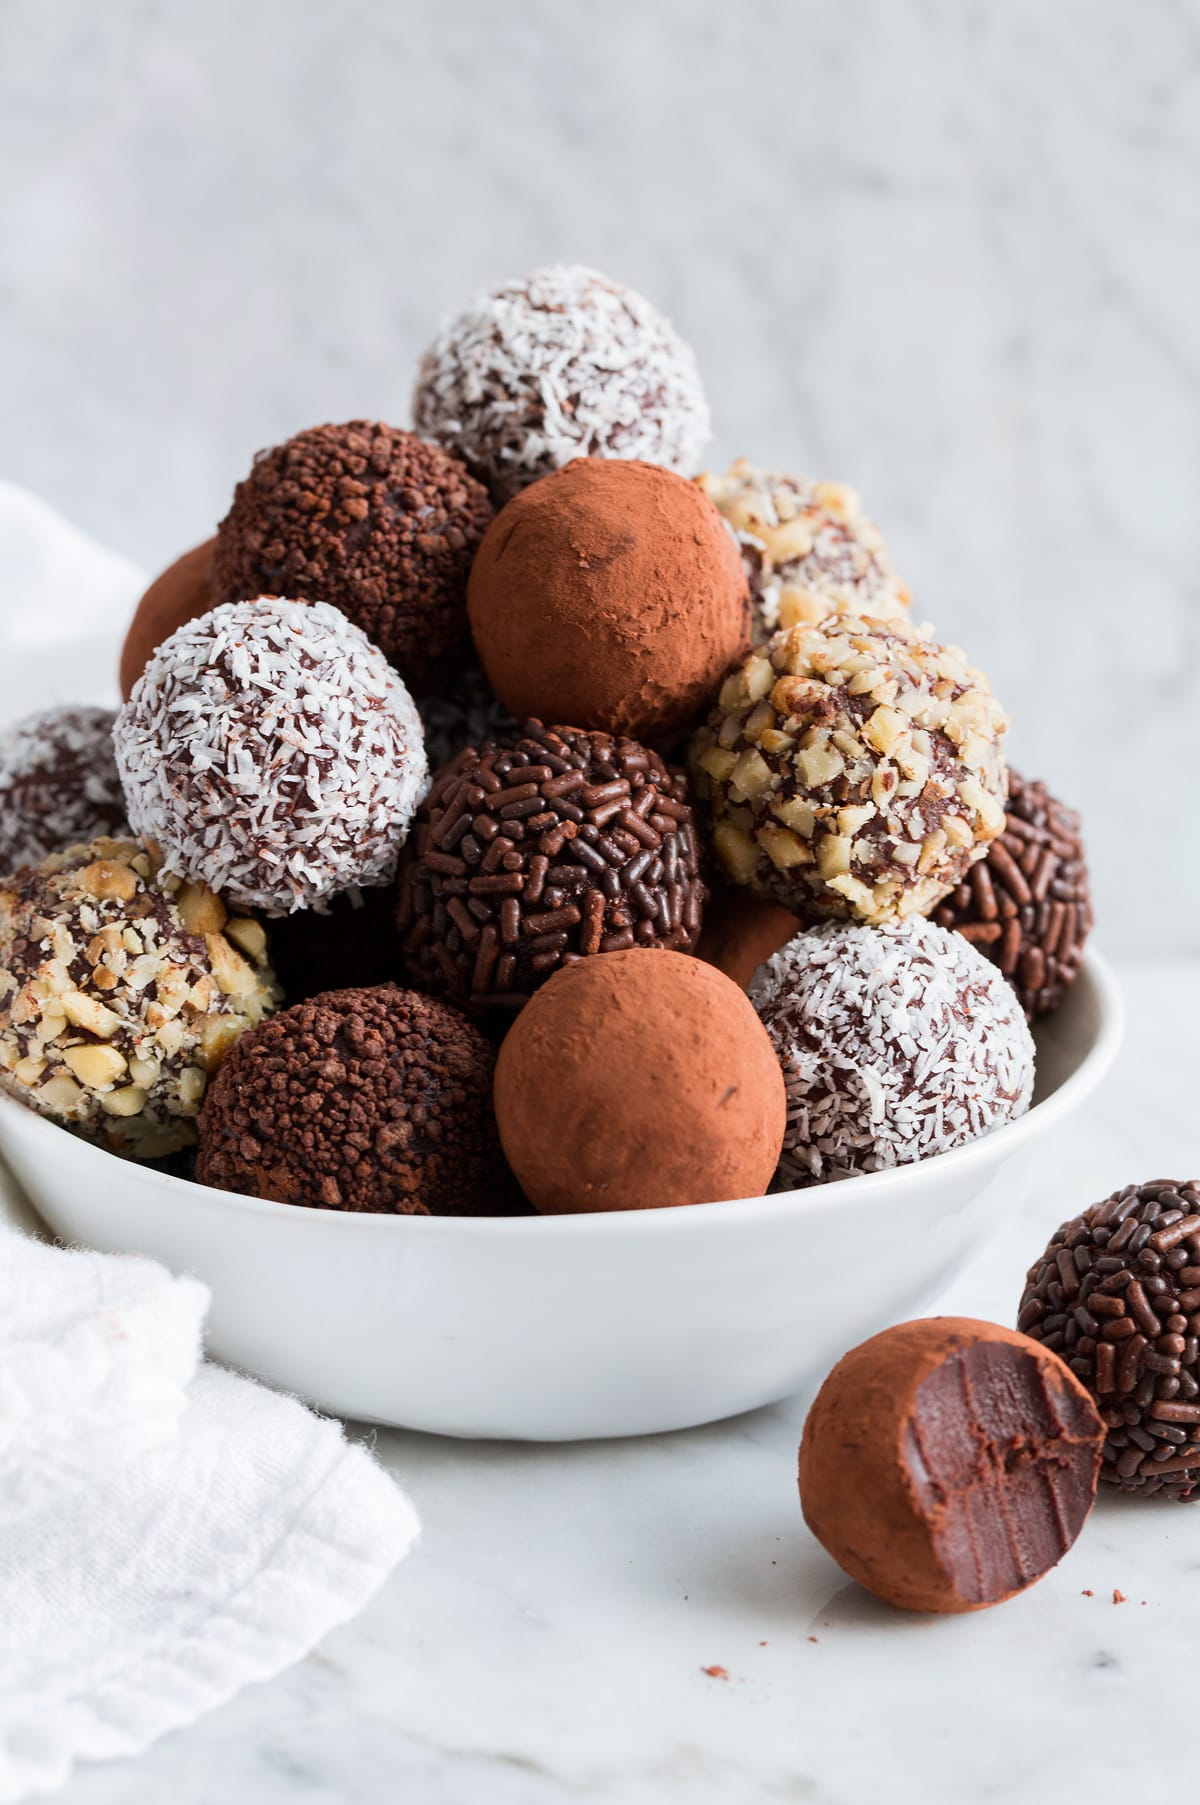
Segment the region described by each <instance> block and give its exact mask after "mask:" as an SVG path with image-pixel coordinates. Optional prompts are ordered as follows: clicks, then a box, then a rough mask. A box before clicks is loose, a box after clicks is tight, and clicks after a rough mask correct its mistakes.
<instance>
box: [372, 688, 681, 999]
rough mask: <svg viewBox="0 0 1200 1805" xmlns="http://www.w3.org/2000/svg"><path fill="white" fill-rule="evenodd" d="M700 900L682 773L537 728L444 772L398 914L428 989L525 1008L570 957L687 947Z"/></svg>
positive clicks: (631, 747) (412, 968) (411, 967)
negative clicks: (522, 1005)
mask: <svg viewBox="0 0 1200 1805" xmlns="http://www.w3.org/2000/svg"><path fill="white" fill-rule="evenodd" d="M705 894H706V892H705V888H704V883H703V880H702V878H701V875H700V853H699V847H698V844H697V840H696V831H695V827H694V826H693V822H692V810H691V805H690V804H689V802H688V797H687V784H686V781H685V779H684V778H683V777H682V776H681V775H679V774H678V773H675V774H672V773H671V772H670V771H669V770H668V769H667V767H666V765H664V763H663V762H662V760H661V759H660V758H659V757H658V755H657V753H654V752H651V751H649V750H648V749H647V748H646V747H645V746H641V745H639V744H638V742H637V741H636V740H629V739H612V738H611V737H610V736H609V735H608V734H605V733H586V732H584V731H582V730H581V729H578V728H573V727H556V728H547V727H543V726H542V725H541V723H540V722H539V721H529V722H527V723H526V726H525V729H524V731H523V732H522V733H521V734H520V736H519V737H518V738H516V740H515V741H514V742H512V743H509V744H507V745H490V746H484V747H482V748H471V749H469V750H468V751H466V752H464V753H463V754H462V755H461V756H460V757H459V758H458V759H457V760H456V761H455V762H454V763H453V764H452V765H449V766H448V767H447V768H446V769H445V770H444V771H443V772H441V774H440V775H439V776H438V777H437V778H436V779H435V781H434V784H433V788H432V789H431V791H430V793H429V795H428V796H427V797H426V799H425V801H424V802H423V803H422V805H421V809H420V812H419V814H418V817H417V825H416V829H415V834H414V844H413V848H412V851H411V854H410V856H409V858H408V859H406V861H405V866H404V868H403V870H402V873H401V883H400V906H399V910H398V914H397V923H398V926H399V929H400V933H401V934H402V936H403V945H404V957H405V961H406V965H407V969H408V972H409V975H410V977H411V978H412V980H413V982H414V983H416V984H419V985H420V986H421V988H422V989H426V990H435V991H440V990H448V991H449V992H450V994H451V996H452V997H454V998H455V999H459V1000H462V1001H464V1002H470V1003H471V1004H472V1005H473V1006H475V1007H478V1008H488V1007H495V1008H506V1007H507V1008H519V1007H520V1006H521V1004H522V1003H523V1002H524V1001H525V999H526V998H527V997H528V996H529V995H530V994H531V993H532V992H533V991H534V990H536V989H537V987H538V986H539V985H541V984H544V983H545V981H546V980H547V978H549V977H550V976H551V974H552V973H553V972H555V971H557V970H558V969H559V967H560V966H562V965H564V964H566V963H567V962H568V961H569V960H571V959H574V958H583V957H587V956H590V955H591V954H594V953H611V952H616V951H620V950H622V949H624V948H627V947H645V948H663V947H667V948H672V949H677V950H679V951H682V952H690V951H691V950H692V949H693V947H694V946H695V944H696V940H697V937H698V935H699V933H700V924H701V919H702V915H703V909H704V901H705Z"/></svg>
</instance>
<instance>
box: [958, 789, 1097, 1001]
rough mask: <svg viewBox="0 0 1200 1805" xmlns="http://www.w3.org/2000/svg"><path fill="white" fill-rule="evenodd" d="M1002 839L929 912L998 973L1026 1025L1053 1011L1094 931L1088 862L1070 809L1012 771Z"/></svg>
mask: <svg viewBox="0 0 1200 1805" xmlns="http://www.w3.org/2000/svg"><path fill="white" fill-rule="evenodd" d="M1006 811H1007V812H1006V817H1005V826H1004V832H1003V833H1002V834H1001V835H1000V838H999V839H998V840H993V841H992V844H991V845H990V846H989V848H988V851H987V857H986V858H984V859H983V860H981V861H980V863H979V864H977V865H972V867H971V870H970V872H969V873H968V875H967V878H966V880H965V882H963V883H961V884H959V885H958V887H957V888H956V889H954V890H952V891H951V892H950V894H949V895H948V896H947V897H945V898H944V900H943V901H942V902H941V903H939V904H938V907H937V909H936V910H935V911H934V917H933V918H934V920H935V921H937V922H940V924H941V925H942V927H946V928H957V930H958V932H959V933H960V934H962V935H963V936H964V937H965V938H966V939H967V940H969V941H970V942H971V943H972V945H974V946H977V947H978V948H979V950H980V952H981V953H986V954H987V957H988V958H989V959H991V960H992V962H993V964H995V965H998V966H999V967H1000V970H1001V971H1002V972H1003V973H1004V975H1005V977H1006V978H1007V979H1008V981H1009V983H1010V984H1011V985H1012V986H1013V989H1014V990H1015V991H1016V993H1017V995H1018V996H1019V997H1020V999H1021V1007H1022V1008H1023V1009H1024V1011H1025V1014H1026V1016H1027V1017H1028V1019H1029V1020H1030V1021H1031V1022H1032V1021H1036V1019H1037V1018H1038V1016H1040V1015H1049V1014H1050V1012H1051V1010H1054V1009H1057V1008H1058V1006H1059V1004H1060V1003H1061V1002H1062V1000H1063V998H1064V996H1065V995H1066V993H1067V991H1068V990H1069V989H1070V987H1071V985H1072V984H1073V983H1074V982H1075V979H1076V978H1077V977H1078V975H1079V967H1080V965H1081V963H1082V961H1083V949H1084V947H1085V945H1086V944H1087V937H1088V935H1089V933H1090V932H1091V928H1092V900H1091V890H1090V885H1089V882H1088V867H1087V855H1086V853H1085V851H1084V846H1083V837H1082V835H1081V833H1080V828H1079V816H1078V815H1077V814H1076V813H1075V811H1074V809H1069V808H1064V806H1063V804H1062V803H1061V802H1059V801H1057V800H1056V799H1055V797H1053V796H1052V795H1051V794H1050V792H1049V790H1048V789H1047V788H1046V786H1045V784H1044V783H1031V782H1029V781H1028V780H1027V779H1026V778H1024V777H1019V776H1018V775H1017V773H1016V772H1015V771H1014V770H1013V769H1012V766H1011V765H1010V766H1009V771H1008V802H1007V805H1006Z"/></svg>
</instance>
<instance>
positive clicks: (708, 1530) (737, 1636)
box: [58, 962, 1200, 1805]
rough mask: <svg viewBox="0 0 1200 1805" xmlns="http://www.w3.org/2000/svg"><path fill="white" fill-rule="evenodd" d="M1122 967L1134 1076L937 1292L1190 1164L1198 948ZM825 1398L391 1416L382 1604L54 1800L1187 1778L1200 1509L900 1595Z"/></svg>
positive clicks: (741, 1795)
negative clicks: (668, 1416) (395, 1528)
mask: <svg viewBox="0 0 1200 1805" xmlns="http://www.w3.org/2000/svg"><path fill="white" fill-rule="evenodd" d="M1121 977H1122V979H1123V982H1124V985H1125V989H1126V996H1127V1001H1128V1004H1129V1009H1130V1028H1129V1037H1128V1042H1127V1045H1126V1048H1125V1051H1124V1053H1123V1055H1122V1057H1121V1061H1120V1064H1119V1066H1118V1068H1117V1071H1116V1072H1115V1074H1114V1076H1113V1077H1112V1078H1111V1079H1110V1080H1109V1082H1108V1085H1107V1087H1106V1088H1105V1090H1104V1091H1103V1092H1102V1093H1101V1094H1100V1095H1099V1096H1098V1097H1097V1098H1096V1099H1094V1100H1093V1101H1092V1103H1091V1104H1089V1105H1088V1106H1087V1108H1086V1109H1085V1111H1084V1112H1083V1113H1082V1114H1081V1116H1080V1117H1079V1118H1078V1119H1077V1120H1076V1121H1075V1122H1074V1123H1073V1124H1072V1125H1071V1126H1070V1128H1069V1129H1068V1130H1067V1131H1066V1132H1065V1133H1064V1134H1063V1135H1062V1136H1061V1137H1060V1139H1059V1140H1058V1142H1057V1143H1056V1144H1055V1145H1054V1146H1053V1147H1052V1148H1051V1149H1049V1150H1048V1153H1047V1156H1046V1159H1045V1161H1044V1164H1043V1166H1042V1167H1041V1170H1040V1172H1039V1174H1038V1176H1037V1179H1036V1181H1035V1184H1034V1187H1033V1191H1032V1194H1031V1196H1030V1198H1029V1201H1028V1203H1027V1204H1026V1205H1025V1206H1024V1207H1023V1208H1022V1210H1021V1211H1020V1212H1019V1215H1018V1216H1017V1218H1016V1219H1015V1220H1014V1221H1012V1222H1011V1223H1010V1224H1009V1225H1007V1226H1006V1227H1005V1228H1004V1229H1003V1231H1002V1232H1001V1233H1000V1234H999V1235H998V1237H997V1238H996V1240H995V1242H994V1243H993V1244H992V1245H991V1246H989V1247H987V1248H986V1249H983V1250H981V1251H980V1253H979V1255H978V1257H977V1258H976V1260H975V1261H974V1263H973V1265H972V1266H971V1267H970V1269H969V1270H967V1271H966V1272H964V1273H963V1274H962V1275H961V1276H960V1278H959V1279H958V1280H957V1281H956V1282H955V1283H954V1284H953V1285H952V1286H951V1287H950V1289H949V1290H948V1291H947V1292H946V1294H945V1297H944V1298H943V1299H942V1300H941V1304H940V1306H939V1307H940V1308H943V1309H945V1310H948V1311H953V1312H955V1313H965V1314H976V1315H980V1316H990V1317H994V1318H997V1319H1000V1320H1005V1319H1007V1320H1011V1318H1012V1314H1013V1308H1014V1303H1015V1300H1016V1298H1017V1296H1018V1295H1019V1291H1020V1286H1021V1281H1022V1276H1023V1272H1024V1268H1025V1266H1026V1265H1027V1264H1028V1262H1029V1260H1030V1259H1031V1258H1032V1257H1033V1256H1034V1255H1036V1253H1037V1252H1038V1251H1040V1248H1041V1246H1042V1245H1043V1243H1044V1241H1045V1239H1046V1237H1047V1235H1048V1234H1049V1232H1050V1231H1051V1230H1052V1229H1053V1228H1054V1227H1055V1226H1056V1225H1057V1224H1058V1223H1059V1221H1061V1220H1062V1219H1063V1218H1064V1217H1065V1216H1067V1215H1069V1214H1071V1213H1073V1212H1074V1211H1075V1210H1076V1209H1078V1208H1080V1207H1082V1206H1083V1205H1084V1204H1086V1203H1087V1202H1089V1201H1091V1200H1093V1199H1095V1198H1098V1197H1100V1196H1102V1195H1104V1194H1105V1193H1107V1192H1108V1191H1109V1190H1110V1189H1112V1188H1114V1187H1115V1186H1116V1185H1118V1184H1120V1183H1124V1182H1126V1181H1129V1180H1133V1179H1141V1178H1147V1177H1150V1176H1153V1175H1161V1174H1162V1173H1164V1172H1169V1173H1171V1174H1172V1175H1179V1176H1182V1175H1185V1174H1186V1175H1191V1174H1192V1173H1194V1171H1195V1169H1196V1143H1195V1136H1194V1096H1193V1091H1194V1082H1195V1027H1194V1024H1195V1021H1196V1019H1197V1015H1198V1014H1200V964H1197V963H1194V962H1193V963H1189V964H1185V963H1182V962H1177V963H1162V964H1150V963H1140V964H1139V963H1126V964H1125V965H1123V966H1122V967H1121ZM825 1276H827V1275H825ZM797 1308H798V1309H802V1308H803V1275H802V1274H798V1275H797ZM549 1357H552V1350H548V1358H549ZM805 1405H806V1400H804V1399H796V1400H794V1401H792V1402H789V1403H787V1404H784V1405H781V1406H778V1407H777V1408H774V1409H770V1410H764V1411H759V1412H756V1413H755V1414H753V1415H751V1416H747V1417H742V1418H739V1419H737V1420H735V1421H732V1422H728V1423H725V1424H719V1425H716V1426H714V1427H712V1428H708V1429H700V1430H694V1431H690V1432H688V1433H685V1434H680V1435H670V1436H658V1437H654V1438H651V1439H647V1440H643V1441H629V1442H615V1443H591V1444H584V1445H579V1446H568V1447H552V1448H536V1447H528V1446H525V1447H522V1446H515V1445H488V1444H468V1443H454V1442H448V1441H441V1440H437V1439H434V1438H429V1437H421V1436H413V1435H403V1434H399V1433H387V1432H381V1433H379V1434H378V1436H377V1446H378V1448H379V1452H380V1454H381V1456H382V1458H383V1460H384V1461H385V1462H386V1463H387V1465H388V1466H389V1467H390V1468H391V1469H393V1470H394V1471H395V1472H396V1473H397V1475H399V1476H400V1477H402V1479H403V1481H404V1484H405V1485H406V1486H407V1487H408V1488H409V1490H410V1492H411V1494H412V1496H413V1498H414V1500H415V1502H416V1504H417V1506H418V1508H419V1510H420V1512H421V1515H422V1518H423V1521H424V1524H425V1530H424V1535H423V1539H422V1542H421V1544H420V1546H419V1547H418V1549H417V1550H416V1552H415V1553H414V1554H413V1555H411V1556H410V1557H409V1559H408V1561H407V1562H406V1563H405V1564H404V1566H403V1567H402V1568H401V1569H400V1570H399V1571H398V1572H397V1574H396V1575H395V1576H394V1578H393V1579H392V1580H391V1581H390V1582H389V1584H388V1585H387V1587H386V1588H385V1589H384V1591H383V1592H382V1593H381V1594H380V1595H379V1596H378V1597H377V1598H376V1600H375V1601H374V1602H373V1603H372V1604H371V1605H370V1606H369V1607H368V1609H367V1610H366V1611H365V1612H364V1613H363V1615H362V1616H361V1617H360V1618H359V1619H358V1620H357V1621H356V1622H354V1623H353V1624H350V1625H348V1626H347V1627H346V1628H344V1629H342V1630H339V1631H337V1632H336V1633H335V1634H333V1635H332V1636H330V1637H329V1638H328V1639H327V1641H326V1642H325V1643H324V1644H323V1646H322V1647H321V1648H320V1649H319V1650H318V1651H317V1652H316V1653H315V1654H314V1655H312V1656H311V1657H310V1659H308V1660H307V1661H305V1662H304V1663H302V1664H301V1665H300V1666H299V1667H297V1668H294V1669H293V1670H292V1671H291V1672H289V1673H287V1674H285V1675H283V1676H281V1677H280V1678H279V1679H278V1680H276V1681H274V1682H273V1683H271V1684H270V1685H268V1686H263V1687H259V1688H256V1689H254V1690H252V1691H249V1692H245V1693H243V1694H242V1695H241V1696H240V1697H239V1698H238V1699H236V1700H235V1701H234V1702H233V1703H232V1704H231V1705H229V1706H227V1707H226V1708H225V1709H224V1710H222V1711H219V1712H217V1713H215V1714H214V1715H212V1716H211V1717H209V1718H207V1719H205V1720H203V1721H202V1722H200V1723H198V1724H196V1725H194V1726H192V1727H191V1728H190V1729H188V1730H186V1731H184V1732H182V1733H181V1734H179V1735H177V1736H174V1737H172V1738H170V1739H169V1740H167V1741H166V1742H163V1743H161V1744H159V1745H158V1746H157V1747H156V1748H155V1749H153V1750H151V1751H150V1752H149V1753H148V1754H147V1755H145V1756H143V1757H142V1758H141V1759H140V1760H139V1761H137V1762H133V1763H120V1764H116V1765H112V1766H107V1767H100V1768H94V1769H91V1770H89V1771H87V1772H82V1773H80V1774H79V1775H77V1777H76V1778H75V1780H74V1781H72V1783H71V1784H70V1785H69V1786H68V1787H67V1788H66V1789H65V1790H64V1791H63V1792H62V1793H60V1794H59V1795H58V1797H59V1798H60V1799H61V1800H62V1802H63V1805H157V1801H159V1800H161V1799H164V1798H169V1799H170V1800H171V1801H172V1805H216V1801H226V1800H231V1799H232V1800H239V1801H241V1800H253V1801H254V1805H296V1802H297V1801H304V1802H305V1805H376V1802H377V1801H379V1800H381V1799H390V1798H396V1799H400V1800H413V1801H420V1805H567V1802H568V1801H571V1800H577V1799H580V1800H587V1801H589V1805H660V1802H661V1801H662V1800H664V1799H668V1798H669V1799H671V1800H672V1801H676V1800H678V1801H679V1802H680V1805H731V1802H732V1801H736V1805H757V1802H758V1801H763V1802H764V1805H766V1802H768V1801H775V1800H805V1801H810V1802H811V1805H874V1802H875V1801H876V1800H877V1799H879V1798H880V1797H887V1798H888V1799H889V1800H892V1801H895V1805H909V1802H910V1801H911V1802H912V1805H917V1802H918V1801H919V1802H920V1805H977V1802H978V1805H984V1801H986V1802H987V1805H1010V1802H1011V1805H1025V1802H1026V1801H1028V1800H1031V1799H1049V1798H1070V1797H1081V1798H1091V1797H1100V1796H1108V1794H1109V1793H1110V1792H1111V1793H1113V1794H1116V1795H1121V1794H1122V1793H1123V1792H1124V1790H1125V1789H1126V1788H1128V1787H1132V1786H1135V1785H1136V1786H1137V1787H1138V1788H1139V1796H1149V1795H1150V1793H1152V1792H1153V1793H1157V1792H1161V1791H1163V1790H1164V1789H1165V1788H1166V1787H1167V1786H1168V1785H1169V1784H1171V1783H1173V1782H1174V1781H1175V1780H1177V1779H1178V1775H1179V1772H1180V1769H1179V1767H1178V1759H1177V1756H1178V1747H1177V1738H1176V1737H1175V1735H1174V1734H1173V1733H1172V1734H1170V1735H1166V1736H1162V1737H1156V1735H1155V1734H1154V1732H1153V1728H1152V1726H1153V1725H1154V1724H1155V1723H1156V1722H1161V1721H1162V1712H1163V1684H1164V1678H1165V1676H1175V1678H1176V1679H1178V1677H1179V1676H1180V1675H1181V1674H1185V1673H1187V1672H1188V1671H1190V1667H1191V1664H1192V1657H1193V1650H1194V1645H1195V1611H1194V1599H1195V1595H1196V1583H1197V1572H1198V1570H1200V1513H1194V1512H1192V1511H1190V1510H1189V1509H1188V1508H1187V1507H1186V1506H1173V1505H1154V1504H1149V1503H1147V1504H1138V1503H1136V1502H1131V1501H1129V1500H1126V1499H1123V1498H1107V1497H1106V1498H1104V1499H1102V1500H1101V1502H1100V1504H1099V1505H1098V1506H1097V1509H1096V1511H1095V1513H1094V1515H1093V1517H1092V1520H1091V1522H1090V1523H1089V1524H1088V1526H1087V1528H1086V1530H1085V1532H1084V1535H1083V1537H1082V1539H1081V1541H1080V1542H1079V1543H1078V1544H1077V1545H1076V1547H1075V1549H1074V1550H1073V1551H1072V1552H1071V1554H1070V1555H1069V1556H1068V1557H1067V1559H1066V1560H1065V1561H1064V1562H1063V1563H1062V1565H1061V1566H1060V1567H1059V1569H1058V1570H1057V1571H1056V1572H1055V1573H1054V1574H1053V1575H1051V1576H1050V1577H1049V1578H1048V1579H1046V1580H1045V1581H1043V1583H1042V1584H1041V1585H1040V1586H1038V1587H1036V1588H1035V1589H1034V1590H1033V1591H1031V1592H1030V1593H1028V1594H1026V1595H1025V1596H1024V1597H1023V1598H1019V1599H1017V1600H1014V1601H1012V1602H1011V1603H1009V1604H1007V1605H1004V1606H1000V1607H998V1608H996V1609H995V1610H992V1611H989V1612H984V1613H982V1614H979V1615H976V1616H971V1617H967V1618H947V1619H936V1620H935V1619H923V1618H914V1617H907V1616H902V1615H900V1614H898V1613H894V1612H892V1611H890V1610H888V1609H886V1608H885V1607H883V1606H880V1605H877V1604H875V1603H874V1602H873V1601H872V1600H871V1599H870V1598H869V1597H868V1596H867V1595H866V1594H865V1593H863V1592H861V1591H860V1590H859V1589H858V1588H857V1587H856V1586H854V1585H852V1584H850V1583H849V1582H847V1581H846V1579H845V1578H844V1576H843V1575H841V1574H840V1573H839V1572H838V1570H837V1568H836V1567H835V1566H834V1565H833V1563H832V1562H831V1561H830V1560H829V1559H828V1558H827V1557H826V1556H825V1555H824V1553H823V1552H822V1551H821V1549H820V1548H819V1547H818V1546H817V1544H816V1543H815V1542H814V1541H813V1540H812V1538H811V1537H810V1536H809V1535H808V1532H807V1531H806V1529H805V1527H804V1524H803V1521H802V1519H801V1517H800V1513H799V1508H798V1505H797V1500H796V1492H795V1478H794V1468H795V1450H796V1445H797V1442H798V1439H799V1434H800V1428H801V1425H802V1422H803V1417H804V1410H805ZM1114 1590H1119V1591H1120V1592H1122V1593H1123V1594H1124V1595H1125V1598H1126V1601H1127V1602H1125V1603H1124V1604H1114V1602H1113V1593H1114ZM1089 1593H1090V1594H1091V1596H1088V1595H1087V1594H1089ZM1143 1601H1144V1602H1143ZM706 1668H723V1669H724V1670H725V1672H726V1673H727V1675H728V1677H727V1678H725V1677H722V1676H720V1675H716V1676H713V1675H710V1674H707V1673H706V1672H705V1671H704V1670H705V1669H706Z"/></svg>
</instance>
